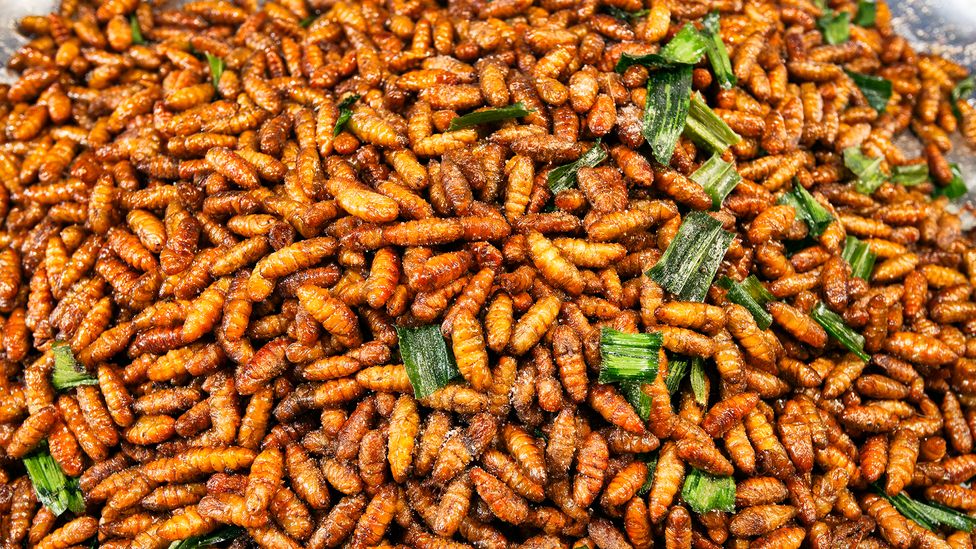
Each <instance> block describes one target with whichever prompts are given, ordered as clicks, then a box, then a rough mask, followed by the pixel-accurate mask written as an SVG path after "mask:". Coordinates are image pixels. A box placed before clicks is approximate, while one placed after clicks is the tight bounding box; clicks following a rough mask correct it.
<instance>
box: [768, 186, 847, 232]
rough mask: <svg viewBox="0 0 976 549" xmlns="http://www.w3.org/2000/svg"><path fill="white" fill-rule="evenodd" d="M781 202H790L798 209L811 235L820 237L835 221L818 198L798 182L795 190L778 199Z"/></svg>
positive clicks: (798, 213)
mask: <svg viewBox="0 0 976 549" xmlns="http://www.w3.org/2000/svg"><path fill="white" fill-rule="evenodd" d="M777 203H779V204H789V205H790V206H793V210H795V211H796V216H797V217H799V218H800V219H802V220H803V222H804V223H806V224H807V227H808V228H809V229H810V236H812V237H818V236H820V235H821V234H823V232H824V230H825V229H826V228H827V227H828V226H829V225H830V224H831V223H832V222H833V221H834V216H832V215H830V212H828V211H827V209H826V208H824V207H823V205H822V204H820V202H817V199H816V198H814V197H813V195H811V194H810V192H809V191H807V190H806V189H805V188H804V187H803V185H800V183H799V182H797V183H796V184H795V185H793V190H792V191H790V192H788V193H784V194H783V195H782V196H780V197H779V200H777Z"/></svg>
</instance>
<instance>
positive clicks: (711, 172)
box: [691, 154, 742, 210]
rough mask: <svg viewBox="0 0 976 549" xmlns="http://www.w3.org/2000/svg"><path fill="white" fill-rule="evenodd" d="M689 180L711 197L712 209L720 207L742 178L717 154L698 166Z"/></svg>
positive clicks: (733, 167)
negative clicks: (702, 188)
mask: <svg viewBox="0 0 976 549" xmlns="http://www.w3.org/2000/svg"><path fill="white" fill-rule="evenodd" d="M691 179H692V180H694V181H695V183H698V184H699V185H701V186H702V187H704V189H705V192H706V193H708V196H710V197H712V209H713V210H718V209H719V208H721V207H722V201H723V200H725V197H726V196H728V195H729V193H730V192H732V189H734V188H735V186H736V185H738V184H739V182H741V181H742V177H741V176H740V175H739V172H737V171H736V170H735V166H733V165H732V164H730V163H728V162H726V161H724V160H722V157H721V156H719V155H718V154H714V155H712V157H711V158H709V159H708V160H707V161H706V162H705V163H704V164H702V165H701V166H699V168H698V169H697V170H695V173H693V174H691Z"/></svg>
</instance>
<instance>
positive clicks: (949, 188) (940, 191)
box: [932, 164, 969, 200]
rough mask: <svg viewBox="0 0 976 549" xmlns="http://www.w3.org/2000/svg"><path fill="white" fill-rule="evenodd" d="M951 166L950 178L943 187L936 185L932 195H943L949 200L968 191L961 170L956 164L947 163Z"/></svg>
mask: <svg viewBox="0 0 976 549" xmlns="http://www.w3.org/2000/svg"><path fill="white" fill-rule="evenodd" d="M949 167H950V168H952V180H951V181H949V184H948V185H946V186H945V187H936V188H935V192H933V193H932V194H933V196H944V197H946V198H948V199H949V200H955V199H957V198H959V197H960V196H962V195H964V194H966V193H967V192H969V189H968V188H967V187H966V182H965V181H964V180H963V178H962V172H961V171H960V170H959V165H958V164H949Z"/></svg>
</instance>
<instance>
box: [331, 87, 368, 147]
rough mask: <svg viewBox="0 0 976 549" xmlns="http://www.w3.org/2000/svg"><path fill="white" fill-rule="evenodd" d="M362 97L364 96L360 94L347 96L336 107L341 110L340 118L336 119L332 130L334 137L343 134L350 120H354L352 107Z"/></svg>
mask: <svg viewBox="0 0 976 549" xmlns="http://www.w3.org/2000/svg"><path fill="white" fill-rule="evenodd" d="M360 97H362V96H361V95H359V94H358V93H354V94H351V95H347V96H345V97H343V98H342V101H339V104H338V105H336V108H337V109H339V116H338V118H336V123H335V127H333V128H332V137H335V136H337V135H339V134H340V133H342V130H343V128H345V127H346V124H347V123H348V122H349V119H350V118H352V106H353V104H354V103H355V102H356V101H359V98H360Z"/></svg>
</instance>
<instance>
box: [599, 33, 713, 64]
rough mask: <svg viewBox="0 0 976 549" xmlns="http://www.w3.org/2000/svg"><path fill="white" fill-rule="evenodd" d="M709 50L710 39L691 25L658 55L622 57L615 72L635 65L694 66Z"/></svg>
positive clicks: (628, 55) (629, 55) (627, 54)
mask: <svg viewBox="0 0 976 549" xmlns="http://www.w3.org/2000/svg"><path fill="white" fill-rule="evenodd" d="M707 49H708V39H707V38H706V37H705V36H704V35H703V34H702V33H700V32H698V30H697V29H695V26H694V25H692V24H691V23H688V24H686V25H685V26H684V27H682V28H681V30H680V31H678V33H677V34H675V35H674V38H672V39H671V41H670V42H668V43H667V44H665V45H664V47H663V48H661V51H660V52H658V53H648V54H644V55H631V54H629V53H625V54H623V55H621V56H620V59H619V60H618V61H617V65H616V66H615V67H614V68H613V70H615V71H617V72H624V71H625V70H627V69H628V68H630V67H632V66H634V65H642V66H645V67H651V68H668V67H675V66H677V65H694V64H695V63H697V62H698V61H699V60H700V59H701V56H702V55H704V54H705V52H706V51H707Z"/></svg>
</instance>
